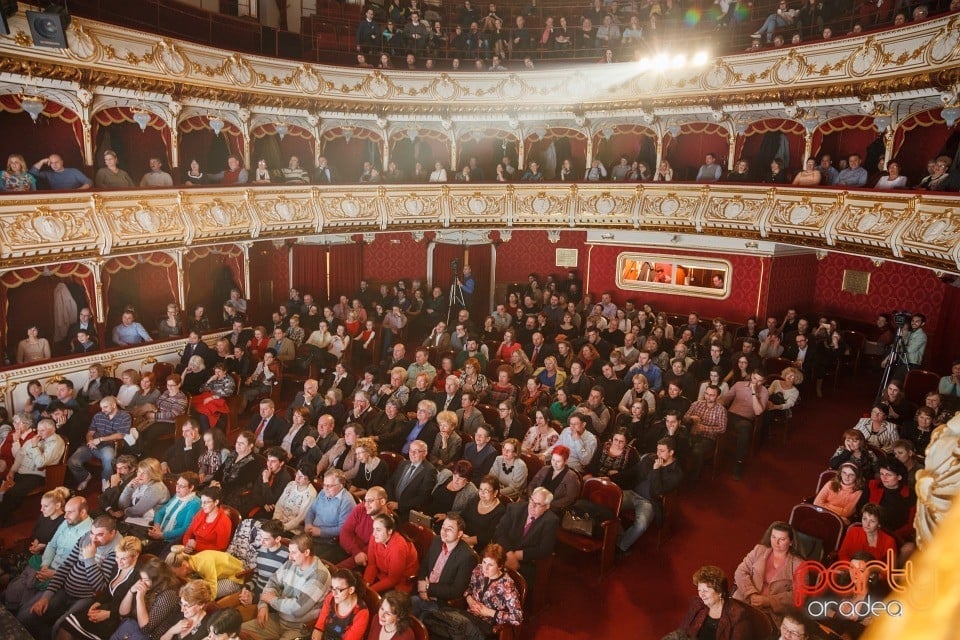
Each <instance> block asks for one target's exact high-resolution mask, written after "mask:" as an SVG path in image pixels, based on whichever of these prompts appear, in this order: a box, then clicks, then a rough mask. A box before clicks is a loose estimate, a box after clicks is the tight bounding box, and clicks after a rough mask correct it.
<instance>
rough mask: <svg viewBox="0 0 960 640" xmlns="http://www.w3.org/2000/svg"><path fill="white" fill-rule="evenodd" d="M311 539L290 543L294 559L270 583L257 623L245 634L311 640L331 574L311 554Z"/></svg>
mask: <svg viewBox="0 0 960 640" xmlns="http://www.w3.org/2000/svg"><path fill="white" fill-rule="evenodd" d="M310 544H311V541H310V536H309V535H307V534H305V533H301V534H299V535H296V536H294V538H293V539H292V540H291V541H290V559H289V560H287V561H286V562H285V563H284V564H283V566H282V567H280V568H279V569H278V570H277V572H276V573H275V574H273V577H271V578H270V580H269V582H267V586H266V587H265V588H264V590H263V593H261V594H260V602H259V604H258V605H257V619H256V620H250V621H248V622H245V623H243V627H242V631H243V632H245V633H246V635H248V636H250V637H251V638H256V639H257V640H294V639H295V638H299V637H301V636H308V635H309V634H310V633H311V627H312V626H313V624H314V622H316V620H317V617H318V616H319V615H320V605H321V603H322V602H323V599H324V597H326V595H327V592H328V591H330V572H329V571H328V570H327V568H326V567H325V566H324V564H323V562H321V561H320V559H319V558H317V557H315V556H314V555H313V553H312V552H311V551H310Z"/></svg>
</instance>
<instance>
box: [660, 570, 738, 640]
mask: <svg viewBox="0 0 960 640" xmlns="http://www.w3.org/2000/svg"><path fill="white" fill-rule="evenodd" d="M693 585H694V586H695V587H696V588H697V595H696V596H695V597H694V598H693V601H692V602H691V603H690V608H689V609H688V610H687V614H686V615H685V616H684V617H683V622H681V623H680V628H679V629H678V630H677V632H675V633H677V635H680V637H684V638H716V639H717V640H742V639H745V638H753V637H755V636H754V635H753V629H752V627H751V624H750V613H749V610H748V609H747V608H746V607H745V606H744V604H743V603H742V602H740V601H739V600H735V599H733V598H731V597H730V596H729V593H730V591H729V586H728V584H727V576H726V575H725V574H724V573H723V569H721V568H720V567H714V566H710V565H708V566H704V567H700V568H699V569H697V571H696V572H695V573H694V574H693ZM671 635H672V634H671Z"/></svg>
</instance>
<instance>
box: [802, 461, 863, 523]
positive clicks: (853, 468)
mask: <svg viewBox="0 0 960 640" xmlns="http://www.w3.org/2000/svg"><path fill="white" fill-rule="evenodd" d="M862 495H863V478H862V477H861V476H860V467H858V466H857V465H856V464H854V463H853V462H844V463H843V464H841V465H840V470H839V472H838V473H837V476H836V477H835V478H834V479H833V480H831V481H830V482H828V483H826V484H825V485H823V488H822V489H820V493H818V494H817V497H816V498H814V500H813V504H815V505H817V506H818V507H823V508H824V509H829V510H830V511H832V512H833V513H835V514H837V515H838V516H840V517H841V518H843V523H844V524H850V517H851V516H853V514H854V513H856V511H857V504H858V503H859V502H860V496H862Z"/></svg>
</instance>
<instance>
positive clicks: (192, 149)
mask: <svg viewBox="0 0 960 640" xmlns="http://www.w3.org/2000/svg"><path fill="white" fill-rule="evenodd" d="M178 128H179V130H180V167H181V171H182V172H183V173H186V172H187V170H188V169H189V168H190V162H191V161H193V160H196V161H197V162H199V163H200V170H201V171H203V173H204V174H205V175H207V176H209V175H211V174H214V173H220V172H221V171H223V170H224V169H226V168H227V157H228V156H230V155H231V154H233V155H236V156H237V157H238V158H240V161H241V163H242V162H243V136H242V135H241V134H240V129H238V128H237V126H236V125H234V124H233V123H232V122H229V121H227V120H224V121H223V129H222V130H221V131H220V135H217V134H216V133H214V131H213V129H211V128H210V123H209V119H208V118H207V116H191V117H189V118H187V119H186V120H183V121H182V122H181V123H180V125H179V127H178ZM249 168H250V167H247V169H249ZM176 179H177V177H176V176H175V177H174V180H176Z"/></svg>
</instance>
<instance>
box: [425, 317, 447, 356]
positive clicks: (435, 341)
mask: <svg viewBox="0 0 960 640" xmlns="http://www.w3.org/2000/svg"><path fill="white" fill-rule="evenodd" d="M421 346H424V347H434V348H435V349H436V350H437V351H438V352H439V353H443V352H444V351H449V350H450V332H449V331H447V323H446V322H444V321H443V320H441V321H440V322H438V323H437V326H435V327H434V328H433V331H431V332H430V335H428V336H427V337H426V338H425V339H424V341H423V342H422V343H421Z"/></svg>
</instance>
